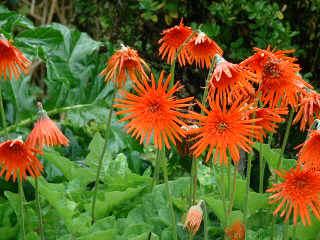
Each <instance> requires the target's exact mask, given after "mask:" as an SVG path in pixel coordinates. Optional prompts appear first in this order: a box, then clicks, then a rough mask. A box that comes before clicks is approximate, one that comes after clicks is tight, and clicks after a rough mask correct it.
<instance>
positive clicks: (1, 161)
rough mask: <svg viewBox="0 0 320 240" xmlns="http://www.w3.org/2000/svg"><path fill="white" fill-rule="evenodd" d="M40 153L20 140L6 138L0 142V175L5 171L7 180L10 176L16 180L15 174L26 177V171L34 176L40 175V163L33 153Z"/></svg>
mask: <svg viewBox="0 0 320 240" xmlns="http://www.w3.org/2000/svg"><path fill="white" fill-rule="evenodd" d="M37 153H38V154H42V152H41V151H40V150H38V149H35V148H32V147H30V146H29V145H27V144H25V143H24V142H22V141H21V140H8V141H6V142H3V143H0V166H1V167H2V169H1V172H0V176H2V175H3V174H4V172H6V176H5V179H6V181H8V180H9V178H10V176H12V178H13V181H14V182H15V181H16V177H17V174H19V176H20V182H22V177H24V178H25V179H26V178H27V172H28V173H29V174H30V175H31V176H32V177H33V178H35V177H36V176H40V175H41V174H40V172H41V171H42V168H43V166H42V164H41V162H40V161H39V160H38V158H37V157H36V156H35V154H37Z"/></svg>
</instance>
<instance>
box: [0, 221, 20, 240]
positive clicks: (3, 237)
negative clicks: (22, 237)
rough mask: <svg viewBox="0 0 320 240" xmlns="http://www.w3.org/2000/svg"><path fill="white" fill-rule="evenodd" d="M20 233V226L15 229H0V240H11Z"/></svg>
mask: <svg viewBox="0 0 320 240" xmlns="http://www.w3.org/2000/svg"><path fill="white" fill-rule="evenodd" d="M18 232H19V227H18V224H17V225H15V226H14V227H0V240H11V239H14V237H16V236H17V234H18Z"/></svg>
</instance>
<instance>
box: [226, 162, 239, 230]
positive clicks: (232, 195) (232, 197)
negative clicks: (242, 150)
mask: <svg viewBox="0 0 320 240" xmlns="http://www.w3.org/2000/svg"><path fill="white" fill-rule="evenodd" d="M229 168H230V166H229ZM237 169H238V164H235V165H234V172H233V186H232V192H231V196H230V205H229V210H228V217H227V224H230V222H229V221H230V217H231V212H232V205H233V201H234V196H235V192H236V183H237V181H236V180H237Z"/></svg>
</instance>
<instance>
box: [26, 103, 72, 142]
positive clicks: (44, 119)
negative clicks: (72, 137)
mask: <svg viewBox="0 0 320 240" xmlns="http://www.w3.org/2000/svg"><path fill="white" fill-rule="evenodd" d="M39 108H40V111H39V116H40V117H39V120H38V122H37V123H36V124H35V125H34V128H33V129H32V131H31V133H30V134H29V136H28V138H27V140H26V144H28V145H30V146H31V147H36V146H39V147H40V148H43V146H44V145H47V146H50V147H52V146H54V145H59V146H60V145H65V146H68V144H69V139H68V138H66V137H65V136H64V135H63V133H62V132H61V131H60V130H59V128H58V127H57V125H56V124H55V123H54V122H53V121H52V120H51V119H50V118H49V117H48V115H47V113H46V111H44V110H43V109H42V105H41V103H40V104H39Z"/></svg>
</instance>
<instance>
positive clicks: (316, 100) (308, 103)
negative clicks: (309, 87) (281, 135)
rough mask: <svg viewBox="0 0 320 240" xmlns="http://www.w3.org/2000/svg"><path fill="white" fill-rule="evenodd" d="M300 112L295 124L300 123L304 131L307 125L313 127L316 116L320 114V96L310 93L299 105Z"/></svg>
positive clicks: (313, 92) (294, 121)
mask: <svg viewBox="0 0 320 240" xmlns="http://www.w3.org/2000/svg"><path fill="white" fill-rule="evenodd" d="M299 106H300V108H299V111H298V113H297V115H296V117H295V119H294V120H293V124H296V123H297V122H299V121H300V119H301V123H300V129H301V130H302V131H304V130H305V129H306V125H307V124H308V125H309V127H311V126H312V123H313V121H314V119H315V116H318V115H319V114H320V94H319V93H317V92H315V91H310V92H308V93H307V94H306V95H305V96H304V97H303V98H302V100H301V102H300V104H299Z"/></svg>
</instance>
